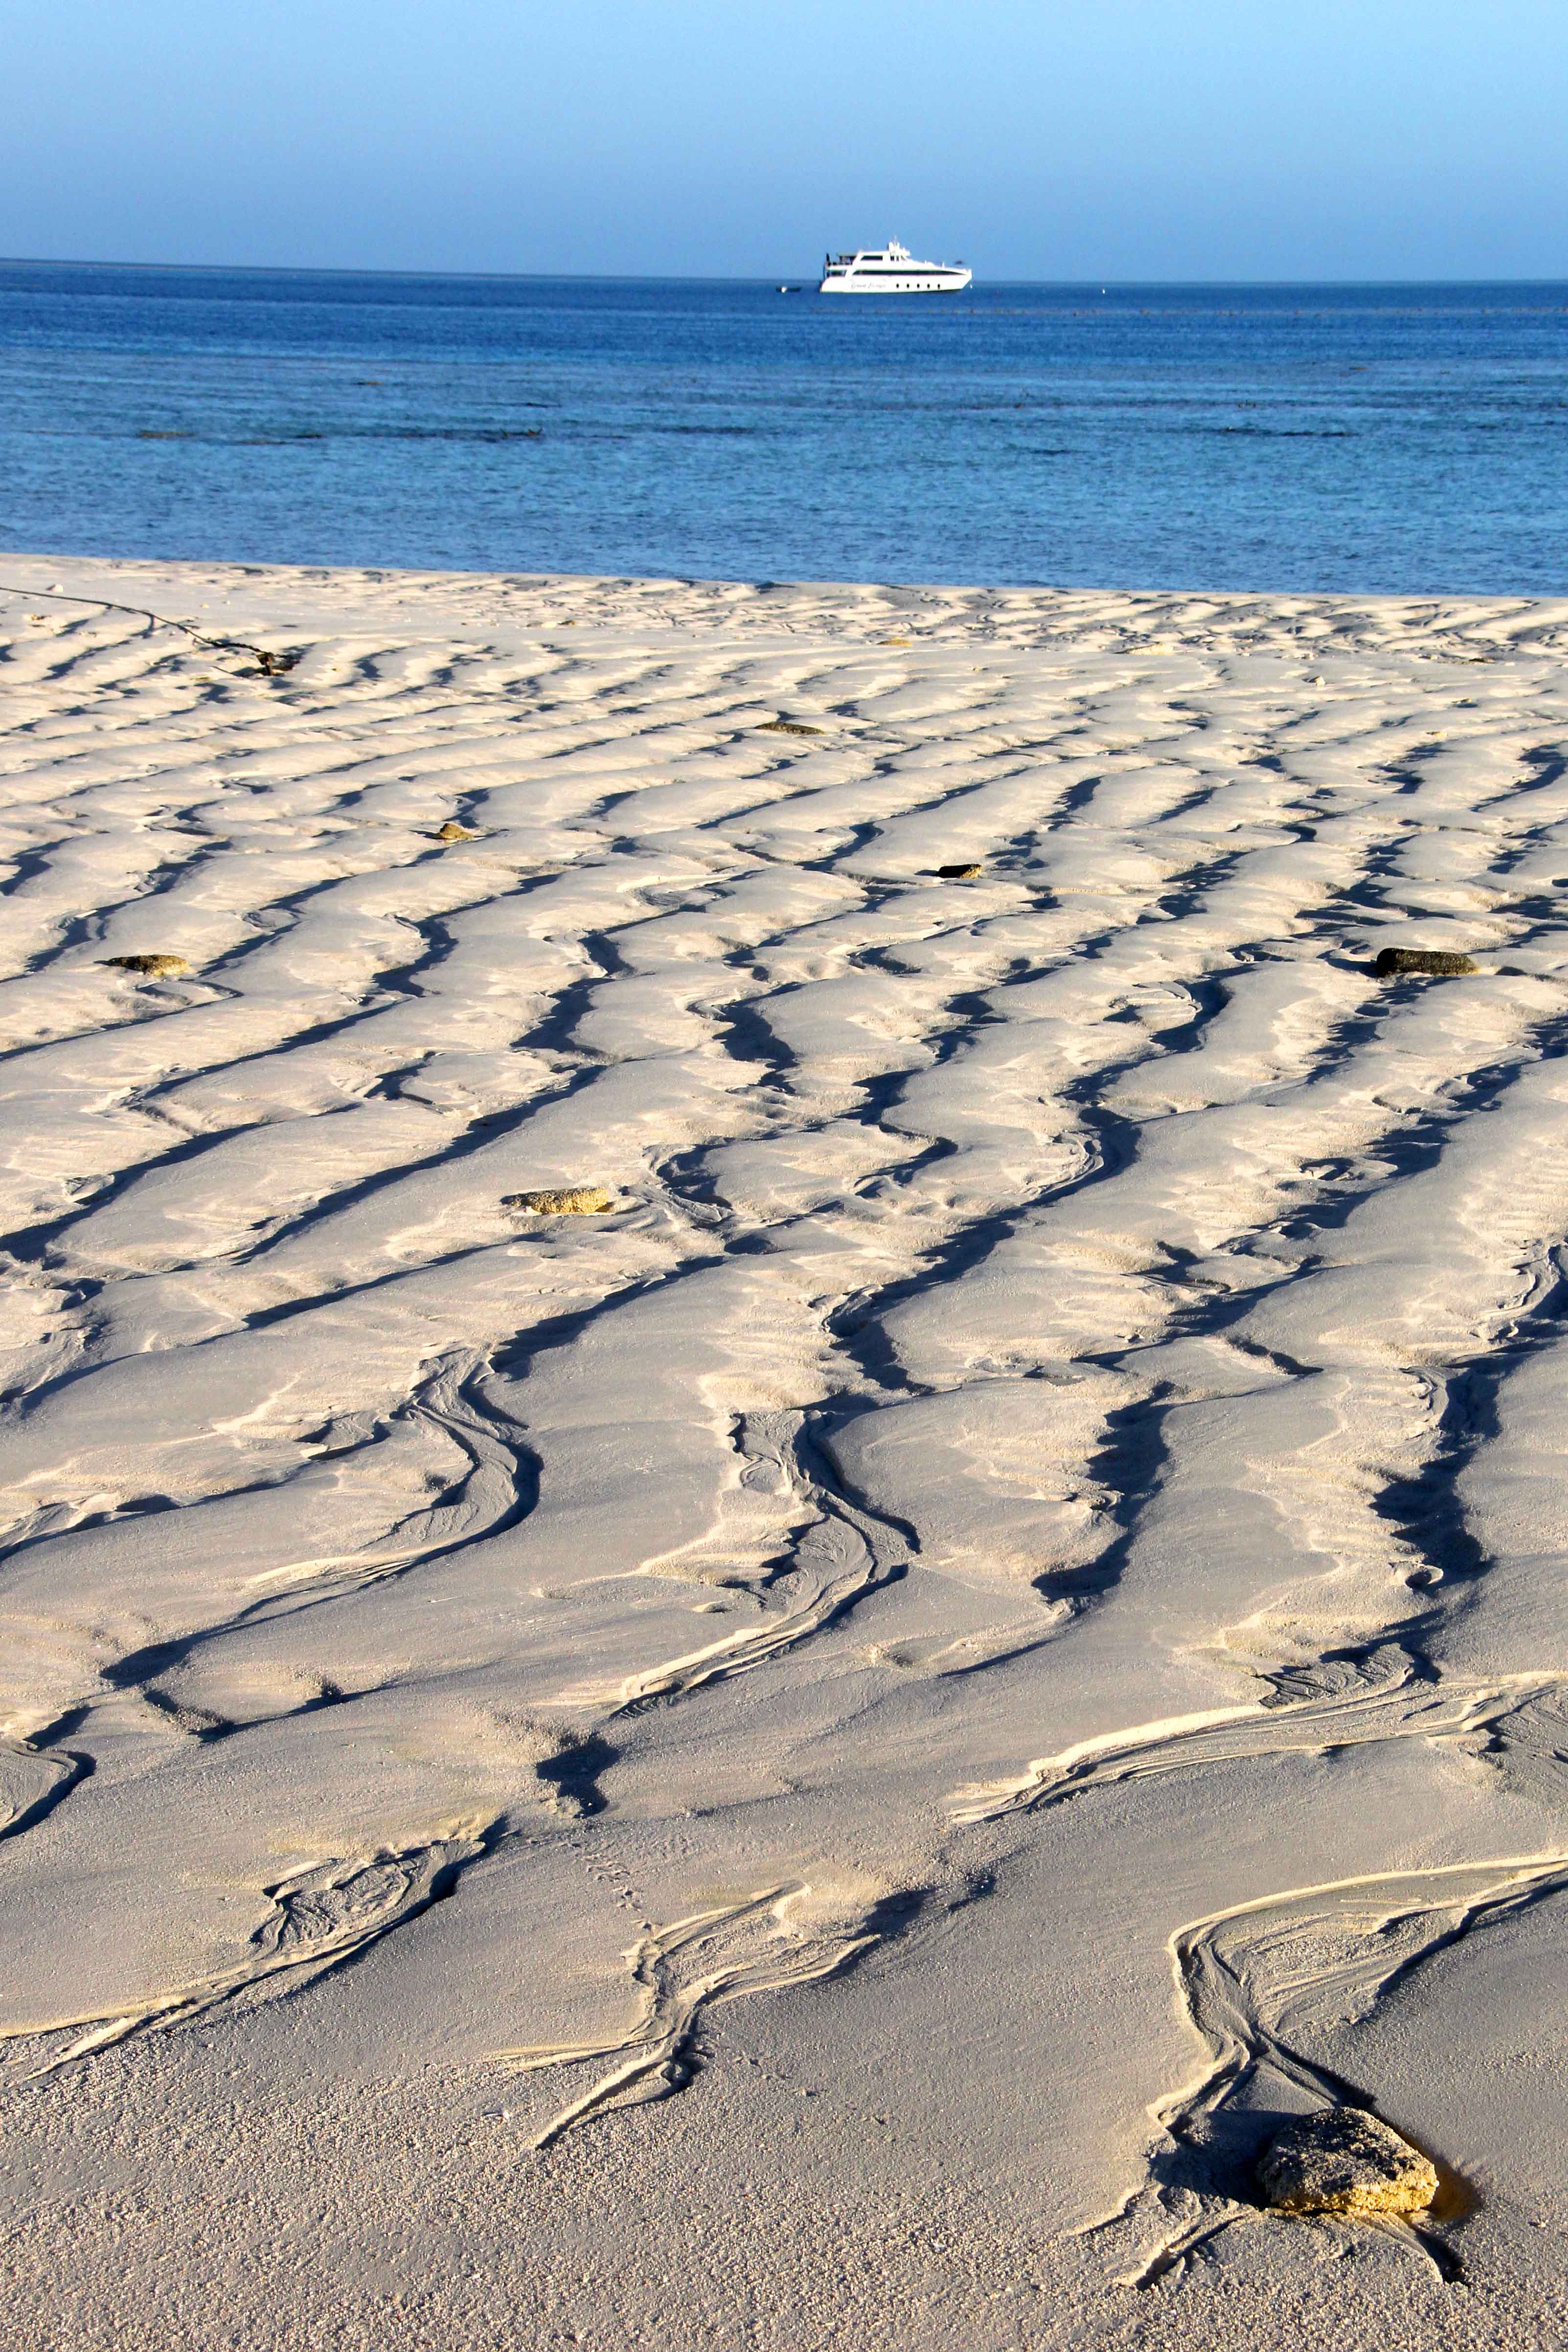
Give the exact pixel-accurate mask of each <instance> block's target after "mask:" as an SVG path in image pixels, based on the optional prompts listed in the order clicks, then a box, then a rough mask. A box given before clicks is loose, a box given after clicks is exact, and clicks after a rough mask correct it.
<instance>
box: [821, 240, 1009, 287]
mask: <svg viewBox="0 0 1568 2352" xmlns="http://www.w3.org/2000/svg"><path fill="white" fill-rule="evenodd" d="M973 275H974V272H973V269H966V268H964V266H963V262H962V261H915V260H913V259H911V257H910V250H909V247H907V246H902V245H900V243H899V241H898V239H897V237H889V240H888V242H887V244H886V245H885V246H884V247H882V249H881V251H880V252H879V253H869V252H861V253H840V254H837V255H834V254H831V253H829V254H826V255H825V256H824V257H823V263H822V283H821V285H820V286H819V287H818V288H817V289H816V290H817V292H818V293H819V294H962V293H963V289H964V288H965V287H966V286H967V285H968V284H969V282H970V280H971V278H973Z"/></svg>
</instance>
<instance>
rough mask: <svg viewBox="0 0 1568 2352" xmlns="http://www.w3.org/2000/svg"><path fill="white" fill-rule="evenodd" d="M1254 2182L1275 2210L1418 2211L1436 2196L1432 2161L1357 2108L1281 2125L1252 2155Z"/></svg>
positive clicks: (1405, 2140)
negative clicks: (1255, 2165) (1255, 2157)
mask: <svg viewBox="0 0 1568 2352" xmlns="http://www.w3.org/2000/svg"><path fill="white" fill-rule="evenodd" d="M1258 2186H1259V2188H1260V2189H1262V2191H1263V2194H1264V2196H1265V2197H1266V2198H1267V2199H1268V2202H1269V2204H1270V2205H1272V2206H1274V2207H1275V2208H1276V2209H1277V2210H1279V2212H1281V2213H1420V2212H1424V2211H1425V2210H1426V2207H1427V2206H1428V2205H1430V2203H1431V2202H1432V2200H1433V2198H1434V2197H1436V2194H1437V2170H1436V2166H1435V2165H1434V2164H1433V2163H1432V2161H1431V2159H1430V2158H1427V2157H1425V2156H1423V2155H1422V2153H1421V2151H1420V2149H1419V2148H1418V2147H1412V2146H1411V2145H1410V2142H1409V2141H1408V2140H1407V2139H1405V2138H1403V2137H1401V2135H1400V2134H1399V2133H1398V2132H1396V2131H1394V2129H1393V2128H1392V2127H1391V2126H1389V2125H1388V2124H1385V2123H1384V2122H1383V2121H1382V2120H1381V2119H1380V2118H1379V2117H1378V2116H1369V2115H1367V2114H1366V2113H1365V2111H1364V2110H1363V2108H1361V2107H1330V2108H1328V2109H1327V2110H1326V2111H1325V2112H1324V2113H1323V2114H1321V2115H1317V2116H1301V2118H1300V2121H1299V2122H1297V2123H1293V2124H1287V2125H1286V2126H1285V2128H1284V2130H1283V2131H1282V2132H1279V2134H1277V2136H1276V2137H1274V2138H1273V2139H1272V2140H1270V2142H1269V2144H1268V2147H1266V2148H1265V2150H1264V2152H1263V2154H1262V2156H1261V2157H1260V2158H1258Z"/></svg>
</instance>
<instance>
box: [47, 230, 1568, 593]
mask: <svg viewBox="0 0 1568 2352" xmlns="http://www.w3.org/2000/svg"><path fill="white" fill-rule="evenodd" d="M0 543H3V544H4V545H5V546H7V547H11V548H23V549H38V550H51V551H60V552H74V553H88V554H107V555H132V556H195V557H207V558H225V559H233V560H245V561H251V562H282V563H307V562H309V563H329V564H331V563H349V564H388V565H412V566H431V567H439V568H458V569H465V570H466V569H474V570H482V571H497V570H499V571H543V572H557V571H560V572H620V573H650V572H651V573H677V574H682V575H689V576H696V577H707V578H719V579H800V580H821V579H828V580H834V579H842V580H882V581H892V582H911V581H947V582H964V583H1053V584H1060V585H1069V586H1089V587H1107V588H1199V589H1202V588H1213V589H1258V590H1289V589H1300V590H1329V591H1331V590H1342V591H1360V592H1370V591H1378V590H1390V591H1395V592H1400V591H1402V592H1407V593H1444V592H1448V593H1453V592H1465V591H1471V592H1503V593H1510V592H1514V593H1562V592H1563V590H1564V589H1565V588H1568V286H1558V285H1550V286H1548V285H1496V286H1483V285H1465V286H1399V287H1366V286H1360V287H1357V286H1349V287H1345V286H1340V287H1333V286H1290V287H1212V286H1211V287H1169V286H1160V287H1138V286H1117V287H1110V288H1108V289H1100V288H1099V287H1062V286H985V285H982V286H979V287H977V288H975V289H973V290H972V291H971V292H970V293H968V294H965V295H955V296H939V297H927V298H919V299H910V300H896V299H883V300H877V299H860V300H853V299H841V300H824V299H820V298H819V297H817V296H816V293H815V292H814V291H812V290H809V289H806V290H800V291H796V292H791V293H787V294H783V293H780V292H779V291H778V289H777V288H776V286H760V285H754V284H749V283H747V284H735V283H726V282H723V281H718V280H668V281H659V280H648V279H630V280H604V279H584V278H575V279H566V278H556V279H551V278H416V277H398V276H384V275H376V276H363V277H362V276H354V275H349V274H338V273H325V272H313V271H312V272H306V271H283V270H278V271H272V270H216V269H157V268H119V267H113V268H111V267H107V266H103V267H100V266H97V265H65V264H46V263H9V264H4V265H0Z"/></svg>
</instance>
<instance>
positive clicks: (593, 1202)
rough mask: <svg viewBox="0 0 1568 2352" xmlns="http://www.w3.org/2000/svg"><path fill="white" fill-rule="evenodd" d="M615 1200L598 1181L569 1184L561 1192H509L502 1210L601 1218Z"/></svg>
mask: <svg viewBox="0 0 1568 2352" xmlns="http://www.w3.org/2000/svg"><path fill="white" fill-rule="evenodd" d="M615 1205H616V1203H615V1201H614V1199H613V1197H612V1196H611V1194H610V1193H608V1192H605V1188H604V1186H603V1185H602V1184H573V1185H571V1186H569V1187H568V1188H567V1189H566V1190H565V1191H564V1192H512V1193H510V1194H509V1195H508V1196H507V1198H506V1199H505V1200H504V1201H503V1202H501V1206H502V1208H503V1209H521V1210H523V1211H524V1212H525V1213H526V1214H527V1215H529V1216H531V1217H602V1216H603V1215H604V1213H605V1210H606V1209H613V1208H614V1207H615Z"/></svg>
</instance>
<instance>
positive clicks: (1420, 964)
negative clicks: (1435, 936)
mask: <svg viewBox="0 0 1568 2352" xmlns="http://www.w3.org/2000/svg"><path fill="white" fill-rule="evenodd" d="M1374 969H1375V971H1377V973H1378V975H1379V977H1380V978H1381V979H1383V980H1392V979H1395V978H1397V977H1398V976H1399V975H1400V974H1401V973H1403V972H1425V973H1426V974H1427V975H1428V976H1429V977H1430V978H1431V979H1434V980H1452V979H1457V978H1458V975H1459V974H1460V973H1461V972H1466V971H1479V970H1480V966H1479V964H1478V963H1472V962H1471V961H1470V959H1469V957H1468V955H1450V954H1449V953H1448V952H1447V950H1446V949H1443V948H1384V949H1383V950H1382V951H1381V953H1380V954H1379V956H1378V959H1377V962H1376V965H1375V966H1374Z"/></svg>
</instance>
